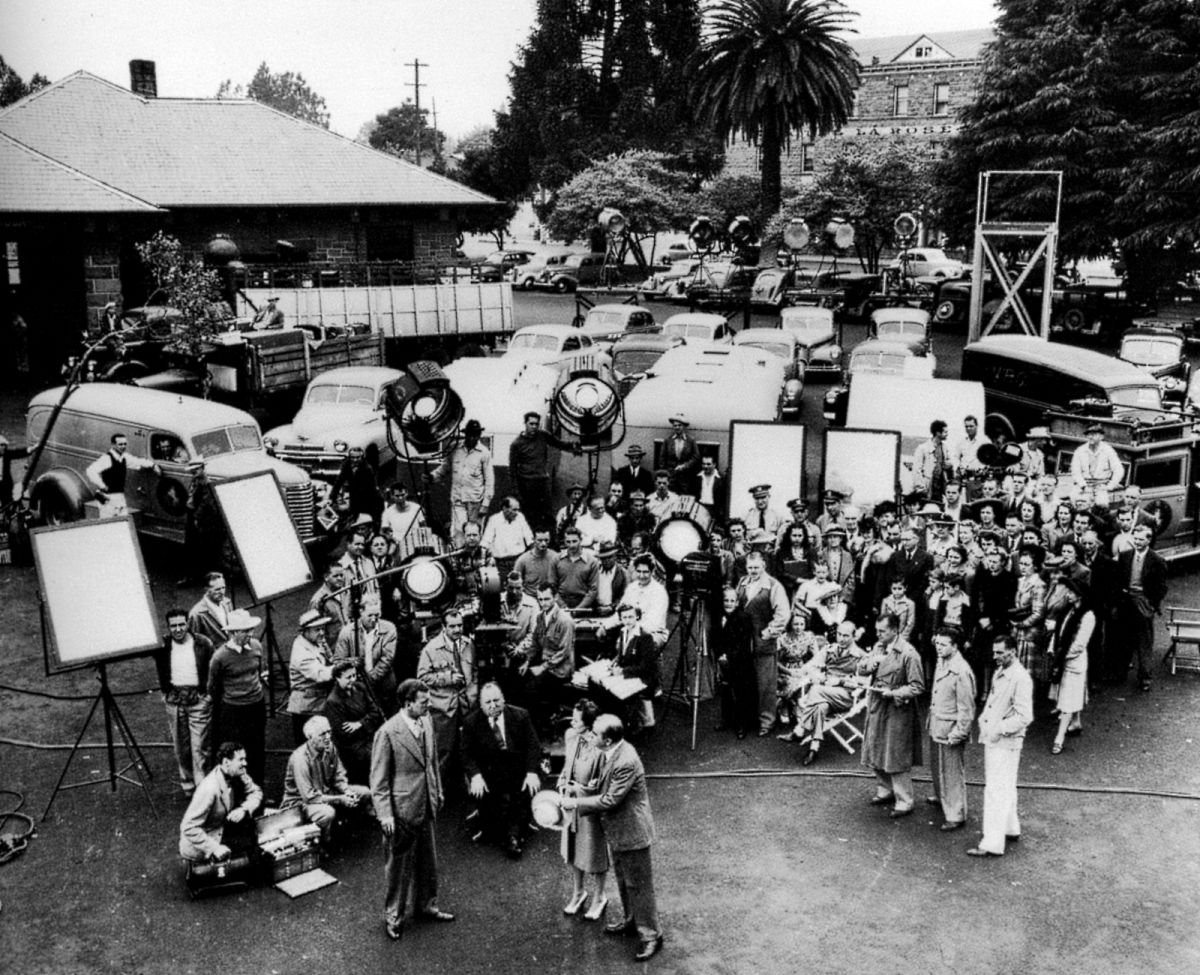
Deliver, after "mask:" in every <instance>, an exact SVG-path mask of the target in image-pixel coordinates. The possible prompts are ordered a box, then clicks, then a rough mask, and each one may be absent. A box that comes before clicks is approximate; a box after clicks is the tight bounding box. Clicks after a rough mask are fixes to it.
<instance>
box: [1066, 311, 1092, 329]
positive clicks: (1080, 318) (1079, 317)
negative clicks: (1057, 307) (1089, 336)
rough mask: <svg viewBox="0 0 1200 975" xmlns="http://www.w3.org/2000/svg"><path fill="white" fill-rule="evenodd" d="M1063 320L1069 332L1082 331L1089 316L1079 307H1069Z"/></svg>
mask: <svg viewBox="0 0 1200 975" xmlns="http://www.w3.org/2000/svg"><path fill="white" fill-rule="evenodd" d="M1062 321H1063V327H1064V328H1065V329H1066V330H1067V331H1068V332H1082V331H1083V330H1084V328H1085V327H1086V326H1087V316H1086V315H1085V314H1084V313H1083V311H1082V310H1080V309H1079V308H1068V309H1067V311H1066V313H1065V314H1064V315H1063V319H1062Z"/></svg>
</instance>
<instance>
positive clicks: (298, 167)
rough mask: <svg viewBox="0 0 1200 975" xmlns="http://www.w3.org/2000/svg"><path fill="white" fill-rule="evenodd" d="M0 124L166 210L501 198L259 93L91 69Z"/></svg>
mask: <svg viewBox="0 0 1200 975" xmlns="http://www.w3.org/2000/svg"><path fill="white" fill-rule="evenodd" d="M0 133H4V134H7V135H9V136H11V137H12V138H13V139H16V140H18V141H20V142H22V143H24V144H25V145H27V146H30V147H32V148H34V149H36V150H38V151H39V152H41V153H43V154H45V155H47V156H50V157H52V158H53V159H55V160H57V161H59V162H61V163H63V164H64V165H67V166H69V167H72V168H74V169H77V170H79V171H80V172H82V173H86V174H87V175H89V176H92V177H94V178H95V179H97V180H100V181H101V182H103V183H106V184H108V185H109V186H112V187H116V188H119V189H120V190H124V191H125V192H126V193H129V194H132V195H134V196H136V197H139V198H140V199H142V200H148V201H150V202H151V203H153V204H155V205H157V206H160V207H185V206H186V207H204V206H332V205H352V206H359V205H370V204H375V205H387V204H397V205H414V204H415V205H434V206H437V205H446V206H474V205H480V204H488V203H494V202H495V201H494V200H492V199H491V198H490V197H488V196H485V195H484V194H482V193H478V192H476V191H475V190H472V189H469V188H467V187H466V186H463V185H461V184H459V183H455V182H454V181H453V180H449V179H446V178H444V177H441V176H438V175H436V174H434V173H431V172H429V171H428V170H425V169H421V168H419V167H417V166H414V165H412V164H411V163H407V162H405V161H403V160H401V159H397V158H396V157H395V156H390V155H388V154H386V153H383V152H379V151H377V150H375V149H372V148H370V147H369V146H364V145H360V144H359V143H356V142H353V141H351V140H349V139H346V138H343V137H342V136H340V135H337V134H335V133H333V132H329V131H328V130H326V129H323V128H321V127H319V126H316V125H312V124H310V123H308V122H303V121H301V120H300V119H297V118H293V117H292V116H290V115H286V114H284V113H283V112H278V111H276V110H275V109H273V108H270V107H268V106H266V105H261V104H259V103H258V102H254V101H248V100H242V99H215V98H144V97H142V96H140V95H135V94H134V93H133V92H130V91H127V90H126V89H124V88H121V87H119V86H117V85H114V84H112V83H111V82H108V81H105V80H104V79H102V78H98V77H96V76H95V75H92V74H89V73H88V72H86V71H80V72H76V73H75V74H73V75H70V76H68V77H66V78H64V79H63V80H61V81H58V82H56V83H55V84H52V85H50V86H49V87H47V88H43V89H41V90H40V91H37V92H35V93H34V94H32V95H30V96H28V97H26V98H23V99H22V100H21V101H19V102H16V103H14V104H13V105H10V106H8V107H7V108H6V109H4V110H3V111H0Z"/></svg>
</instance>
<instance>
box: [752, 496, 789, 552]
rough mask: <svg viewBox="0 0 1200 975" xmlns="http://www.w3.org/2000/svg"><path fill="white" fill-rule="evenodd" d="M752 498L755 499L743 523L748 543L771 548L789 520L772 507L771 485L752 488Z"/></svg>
mask: <svg viewBox="0 0 1200 975" xmlns="http://www.w3.org/2000/svg"><path fill="white" fill-rule="evenodd" d="M750 496H751V497H752V498H753V499H754V504H752V505H751V506H750V507H749V508H748V509H747V510H746V513H745V515H743V516H742V521H744V522H745V523H746V541H747V542H749V543H750V544H751V545H753V546H755V547H758V548H764V547H765V546H770V545H771V544H772V543H773V542H774V541H775V538H776V536H778V534H779V531H780V529H781V528H783V526H784V525H785V524H787V522H788V519H787V518H785V517H784V516H783V515H781V514H780V513H779V512H778V511H776V510H775V509H774V508H772V507H771V485H770V484H755V485H754V487H752V488H750Z"/></svg>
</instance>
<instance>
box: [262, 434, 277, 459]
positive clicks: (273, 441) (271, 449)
mask: <svg viewBox="0 0 1200 975" xmlns="http://www.w3.org/2000/svg"><path fill="white" fill-rule="evenodd" d="M263 446H264V447H265V448H266V450H267V453H268V454H270V455H271V456H274V455H275V450H276V448H278V447H279V438H278V437H263Z"/></svg>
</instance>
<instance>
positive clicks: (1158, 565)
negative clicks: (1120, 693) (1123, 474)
mask: <svg viewBox="0 0 1200 975" xmlns="http://www.w3.org/2000/svg"><path fill="white" fill-rule="evenodd" d="M1152 538H1153V532H1152V531H1151V530H1150V528H1149V527H1148V526H1146V525H1138V526H1137V527H1136V528H1134V529H1133V550H1132V551H1130V552H1122V553H1121V555H1120V557H1119V558H1118V559H1117V581H1118V586H1119V592H1120V594H1119V595H1118V597H1117V607H1116V611H1117V619H1116V622H1117V627H1118V632H1119V633H1120V634H1121V636H1122V639H1121V640H1120V642H1119V643H1118V644H1116V646H1117V647H1119V648H1120V650H1119V656H1117V659H1116V660H1115V661H1114V665H1115V670H1114V676H1115V677H1118V678H1120V679H1121V680H1124V678H1125V673H1126V671H1128V669H1129V663H1130V657H1131V656H1132V654H1133V650H1134V648H1135V647H1136V649H1137V680H1138V686H1139V687H1140V688H1141V689H1142V690H1143V691H1148V690H1150V673H1151V668H1152V667H1153V665H1154V662H1153V660H1152V654H1153V651H1154V617H1155V616H1157V615H1158V612H1159V609H1160V607H1161V606H1162V601H1163V600H1164V599H1165V598H1166V596H1167V563H1166V560H1165V559H1163V557H1162V556H1161V555H1159V554H1158V553H1157V552H1155V551H1154V550H1153V549H1151V548H1150V542H1151V539H1152Z"/></svg>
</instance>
